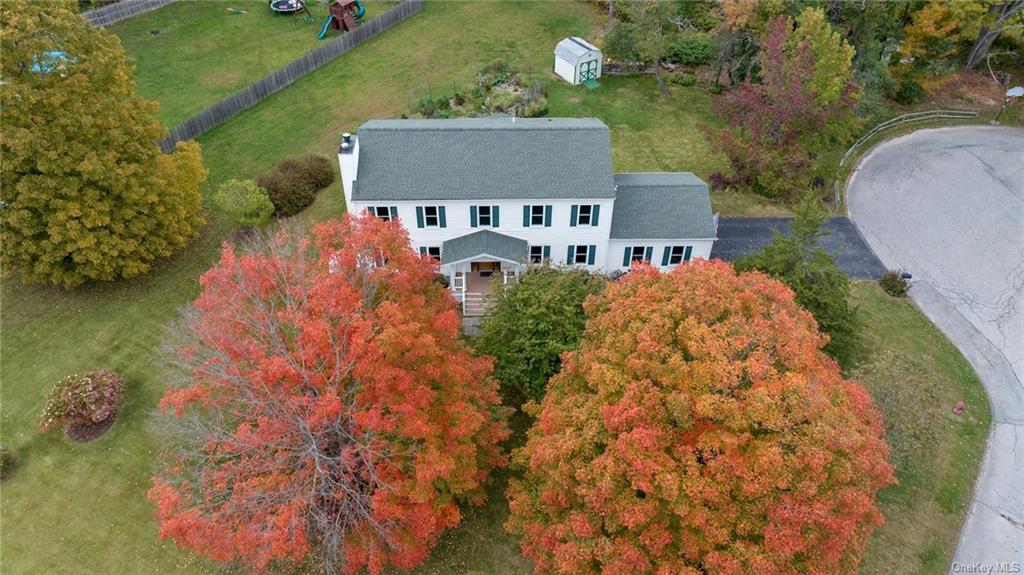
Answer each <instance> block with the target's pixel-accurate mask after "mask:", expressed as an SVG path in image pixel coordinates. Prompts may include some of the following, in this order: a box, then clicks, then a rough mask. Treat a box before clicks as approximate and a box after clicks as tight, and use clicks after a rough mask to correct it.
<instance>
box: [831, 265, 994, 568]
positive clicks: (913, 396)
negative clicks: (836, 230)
mask: <svg viewBox="0 0 1024 575" xmlns="http://www.w3.org/2000/svg"><path fill="white" fill-rule="evenodd" d="M853 291H854V295H855V297H856V301H857V304H858V305H859V306H860V319H861V321H862V322H863V325H864V328H863V333H864V340H865V344H866V345H865V349H864V351H863V354H862V355H863V359H862V361H861V364H860V365H859V366H858V367H857V368H856V369H854V370H853V372H852V373H851V374H850V375H851V377H852V378H854V379H857V380H859V381H861V382H862V383H864V385H866V386H867V388H868V390H870V391H871V394H872V396H873V397H874V399H875V404H876V405H877V406H878V407H879V408H880V409H881V410H882V413H883V414H884V416H885V425H886V432H887V434H888V440H889V445H890V446H891V448H892V455H893V463H894V464H895V466H896V474H897V479H898V480H899V484H898V485H895V486H892V487H889V488H887V489H885V490H883V491H882V492H881V493H880V495H879V504H880V506H881V508H882V513H883V514H884V515H885V521H886V523H885V525H884V526H883V527H882V528H881V529H880V530H878V531H877V532H876V533H875V535H874V536H873V537H872V539H871V541H870V543H869V545H868V549H867V554H866V556H865V558H864V564H863V566H862V568H861V573H863V574H865V575H889V574H892V573H901V574H907V575H912V574H920V575H930V574H934V573H944V572H945V571H946V569H947V568H948V566H949V562H950V561H951V559H952V554H953V549H954V547H955V546H956V541H957V537H958V534H959V532H960V526H961V524H962V522H963V518H964V513H965V512H966V511H967V507H968V505H969V504H970V501H971V493H972V490H973V487H974V482H975V479H976V478H977V474H978V466H979V465H980V463H981V458H982V455H983V451H984V446H985V440H986V438H987V436H988V428H989V425H990V423H991V412H990V410H989V403H988V396H987V395H986V394H985V390H984V388H983V387H982V385H981V382H980V381H979V380H978V376H977V375H976V374H975V373H974V370H973V369H972V368H971V366H970V364H969V363H967V360H966V359H964V357H963V356H962V355H961V354H960V352H959V351H958V350H957V349H956V347H955V346H954V345H953V344H952V342H950V341H949V339H947V338H946V336H945V335H943V334H942V332H940V331H939V330H938V329H937V328H936V327H935V326H934V325H932V323H931V322H930V321H929V320H928V318H927V317H925V316H924V314H922V313H921V312H920V310H918V309H917V307H915V306H914V304H913V303H912V302H910V301H909V300H906V299H897V298H893V297H890V296H888V295H886V294H885V292H883V291H882V290H881V288H879V287H878V284H876V283H874V282H870V283H869V282H857V283H855V284H854V290H853ZM958 401H963V402H964V404H965V409H964V411H963V413H962V414H961V415H955V414H954V413H953V406H954V405H956V403H957V402H958Z"/></svg>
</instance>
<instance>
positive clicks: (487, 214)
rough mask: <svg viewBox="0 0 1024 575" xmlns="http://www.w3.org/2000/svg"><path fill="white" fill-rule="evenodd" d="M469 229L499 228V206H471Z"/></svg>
mask: <svg viewBox="0 0 1024 575" xmlns="http://www.w3.org/2000/svg"><path fill="white" fill-rule="evenodd" d="M469 227H471V228H477V227H480V228H496V227H498V206H469Z"/></svg>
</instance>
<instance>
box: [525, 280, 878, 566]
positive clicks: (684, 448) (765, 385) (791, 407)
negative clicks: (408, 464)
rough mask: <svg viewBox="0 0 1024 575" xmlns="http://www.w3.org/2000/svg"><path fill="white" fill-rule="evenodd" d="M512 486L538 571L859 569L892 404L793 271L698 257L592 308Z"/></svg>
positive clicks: (874, 515)
mask: <svg viewBox="0 0 1024 575" xmlns="http://www.w3.org/2000/svg"><path fill="white" fill-rule="evenodd" d="M587 307H588V312H589V313H590V315H591V318H592V319H591V320H590V321H589V322H588V324H587V328H586V331H585V333H584V336H583V341H582V345H581V348H580V350H579V351H578V352H574V353H570V354H566V355H565V357H564V359H563V369H562V371H561V372H560V373H559V374H558V375H556V376H555V377H554V378H552V380H551V382H550V383H549V385H548V392H547V395H546V396H545V398H544V400H543V402H542V403H541V404H540V406H539V407H538V408H537V411H538V412H539V413H538V419H537V421H536V423H535V424H534V426H533V428H532V429H530V431H529V433H528V439H527V443H526V445H525V447H523V448H522V449H520V450H518V451H517V452H516V455H515V460H516V463H517V465H520V466H522V467H523V468H524V469H525V471H524V476H523V478H522V479H521V480H517V481H513V483H512V485H511V486H510V488H509V499H510V506H511V511H512V515H511V517H510V519H509V521H508V523H507V524H506V527H507V528H508V529H509V530H510V531H511V532H513V533H515V534H517V535H518V536H519V537H520V538H521V543H522V547H523V551H524V553H526V554H527V555H528V556H530V557H532V558H533V559H534V561H535V566H536V569H537V572H538V573H560V574H570V573H571V574H574V575H577V574H586V573H602V574H603V575H643V574H657V575H698V574H701V575H726V574H739V573H751V574H765V573H771V574H773V575H788V574H796V573H855V572H856V571H857V565H858V562H859V557H860V554H861V551H862V549H863V547H864V544H865V542H866V541H867V538H868V535H869V533H870V532H871V531H872V529H873V528H874V527H875V526H877V525H879V524H881V523H882V516H881V514H880V512H879V510H878V508H877V506H876V504H875V494H876V492H877V491H878V490H879V489H880V488H882V487H884V486H886V485H888V484H890V483H892V482H893V481H894V478H893V472H892V467H891V466H890V465H889V463H888V454H889V448H888V446H887V445H886V442H885V440H884V437H883V436H884V431H883V428H882V420H881V416H880V414H879V413H878V411H876V410H875V409H874V407H873V405H872V401H871V397H870V396H869V395H868V393H867V391H866V390H865V389H864V388H863V387H862V386H861V385H859V384H857V383H855V382H851V381H846V380H844V379H843V378H842V376H841V374H840V372H839V369H838V367H837V366H836V364H835V363H834V362H833V361H832V360H831V359H830V358H829V357H828V356H826V355H825V354H824V353H822V352H821V349H820V348H821V347H822V346H823V345H824V343H825V342H826V340H827V338H826V337H825V336H823V335H821V334H819V333H818V331H817V329H816V327H815V324H814V320H813V318H812V317H811V316H810V314H808V313H807V312H806V311H804V310H802V309H800V308H799V307H798V306H797V305H796V303H794V300H793V293H792V292H791V291H790V290H789V289H788V288H787V287H786V286H785V285H784V284H782V283H780V282H778V281H775V280H772V279H770V278H768V277H767V276H765V275H763V274H760V273H756V272H755V273H744V274H739V275H738V274H736V273H735V272H734V271H733V269H732V268H731V267H730V266H729V265H728V264H726V263H723V262H707V261H698V262H695V263H693V264H691V265H687V266H680V267H679V268H677V269H676V270H674V271H673V272H672V273H670V274H660V273H659V272H657V271H656V270H654V269H652V268H650V267H648V266H639V267H636V268H634V270H633V272H632V273H630V274H629V275H628V276H627V277H626V278H624V279H623V280H622V281H619V282H617V283H615V284H613V285H612V287H610V288H609V289H608V290H607V291H606V293H605V295H604V296H603V297H600V298H597V299H596V300H595V299H592V300H590V301H588V304H587Z"/></svg>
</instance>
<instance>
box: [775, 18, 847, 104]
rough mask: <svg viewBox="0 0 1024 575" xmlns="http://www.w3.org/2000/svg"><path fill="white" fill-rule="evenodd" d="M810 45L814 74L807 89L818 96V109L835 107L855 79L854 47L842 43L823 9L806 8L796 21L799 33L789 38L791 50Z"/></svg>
mask: <svg viewBox="0 0 1024 575" xmlns="http://www.w3.org/2000/svg"><path fill="white" fill-rule="evenodd" d="M805 42H806V43H807V47H808V49H809V50H810V51H811V54H813V55H814V74H813V76H812V77H811V80H810V83H809V84H808V87H809V88H810V89H811V90H812V91H813V92H814V93H815V94H817V95H816V96H815V100H814V101H815V103H816V104H818V105H826V104H832V103H833V102H836V101H838V100H839V98H840V97H841V96H842V95H843V90H845V89H846V87H847V85H848V84H849V83H850V80H852V79H853V70H852V69H851V68H850V63H851V62H853V56H854V50H853V46H851V45H850V44H848V43H847V42H846V40H844V39H843V36H842V34H840V33H839V32H837V31H836V30H835V29H833V28H832V26H831V25H830V24H829V22H828V18H826V17H825V11H824V10H822V9H821V8H805V9H804V11H803V12H801V13H800V15H799V16H798V17H797V19H796V29H794V30H793V32H792V34H790V36H789V46H788V49H789V50H796V49H797V47H798V46H800V45H801V44H803V43H805Z"/></svg>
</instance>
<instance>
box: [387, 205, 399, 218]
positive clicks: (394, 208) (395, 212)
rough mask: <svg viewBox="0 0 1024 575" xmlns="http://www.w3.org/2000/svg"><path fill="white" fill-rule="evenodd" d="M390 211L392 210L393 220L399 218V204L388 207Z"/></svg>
mask: <svg viewBox="0 0 1024 575" xmlns="http://www.w3.org/2000/svg"><path fill="white" fill-rule="evenodd" d="M388 211H389V212H391V219H392V221H394V220H397V219H398V206H391V207H390V208H388Z"/></svg>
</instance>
